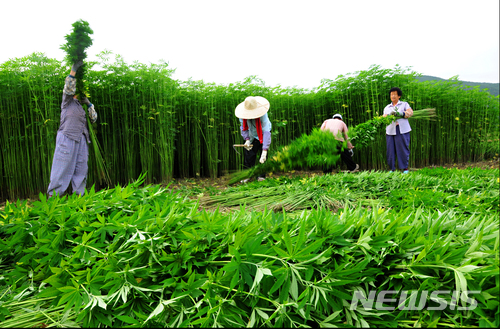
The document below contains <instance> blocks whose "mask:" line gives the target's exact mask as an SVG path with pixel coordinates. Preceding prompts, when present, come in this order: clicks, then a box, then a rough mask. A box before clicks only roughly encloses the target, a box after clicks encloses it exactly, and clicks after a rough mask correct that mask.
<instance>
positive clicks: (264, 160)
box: [259, 151, 267, 163]
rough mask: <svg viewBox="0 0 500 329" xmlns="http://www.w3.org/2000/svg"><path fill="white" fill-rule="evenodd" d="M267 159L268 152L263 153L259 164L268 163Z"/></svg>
mask: <svg viewBox="0 0 500 329" xmlns="http://www.w3.org/2000/svg"><path fill="white" fill-rule="evenodd" d="M266 158H267V151H262V154H261V155H260V160H259V162H260V163H264V162H266Z"/></svg>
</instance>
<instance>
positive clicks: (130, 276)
mask: <svg viewBox="0 0 500 329" xmlns="http://www.w3.org/2000/svg"><path fill="white" fill-rule="evenodd" d="M144 179H145V176H144V175H142V176H141V177H140V178H139V179H138V180H137V181H136V182H134V183H132V184H129V185H127V186H125V187H121V186H116V187H115V188H114V189H103V190H101V191H97V192H96V191H95V190H94V189H91V190H90V191H89V193H87V194H86V195H84V196H83V197H77V196H75V195H69V196H64V197H62V198H59V197H54V198H51V199H46V197H45V195H44V194H42V193H41V194H40V196H39V197H40V200H39V201H35V202H32V203H28V202H27V201H17V202H16V203H7V204H6V205H5V208H4V209H2V210H0V254H1V258H0V268H1V275H0V327H2V328H9V327H26V328H27V327H55V326H59V327H76V326H82V327H94V328H97V327H104V326H107V327H122V328H123V327H130V328H133V327H156V328H159V327H183V328H187V327H203V328H208V327H289V328H291V327H334V326H336V327H353V326H354V327H367V326H371V327H468V328H472V327H495V328H496V327H498V326H499V325H500V308H499V301H500V300H499V299H500V295H499V290H498V287H499V285H500V282H499V280H500V279H499V231H498V215H499V203H498V199H499V187H500V185H499V172H498V170H481V169H466V170H458V169H444V168H435V169H422V170H419V171H416V172H412V173H410V174H408V175H403V174H400V173H388V172H376V171H369V172H363V173H360V174H358V175H351V174H337V175H321V176H318V177H309V178H301V177H294V178H286V177H280V178H277V179H273V178H270V179H267V180H266V181H264V182H259V183H258V182H254V183H250V184H246V185H240V186H237V187H231V188H228V189H227V190H226V191H225V192H224V193H222V194H218V192H215V191H212V190H208V189H207V190H200V191H197V192H196V193H198V192H200V193H198V194H200V195H199V196H195V195H194V193H195V191H193V189H188V188H186V189H180V190H177V191H176V192H174V191H172V190H169V187H168V186H167V187H161V186H160V185H147V186H143V185H142V182H143V181H144ZM257 186H259V187H260V189H259V195H260V194H261V197H260V198H259V197H258V196H257V195H256V193H255V191H256V187H257ZM272 189H274V190H275V191H277V190H281V195H278V196H277V194H276V193H275V194H272V193H270V191H271V190H272ZM261 192H262V193H261ZM311 192H312V193H311ZM202 194H206V195H204V196H202ZM285 194H286V195H287V197H284V195H285ZM321 196H327V197H330V198H333V199H335V200H337V201H338V203H337V204H335V211H332V209H333V208H330V207H329V206H330V205H331V204H329V203H328V202H324V201H325V200H326V201H328V199H320V197H321ZM224 199H225V200H224ZM210 200H212V201H213V200H215V204H217V205H218V206H217V208H216V209H212V210H210V207H211V205H210ZM238 200H239V201H238ZM264 200H265V201H266V202H267V204H268V206H266V205H265V204H264V203H263V201H264ZM283 200H288V201H287V202H288V203H287V202H284V203H282V204H281V206H282V208H281V210H282V211H279V212H277V211H276V209H274V211H273V210H271V209H270V206H269V205H271V204H275V203H276V204H277V203H278V201H283ZM201 207H203V208H201ZM233 207H234V208H233ZM250 207H251V208H252V210H251V208H250ZM223 209H226V211H223ZM229 209H231V211H227V210H229ZM291 210H294V211H293V212H290V211H291ZM382 291H391V295H387V296H386V297H385V298H386V300H385V301H382V304H381V305H378V306H377V304H376V303H374V304H372V307H371V308H369V307H367V308H365V306H364V304H363V303H362V302H359V301H358V302H357V304H356V302H355V299H354V297H353V296H354V295H355V294H358V296H359V295H360V296H364V297H368V296H371V295H372V292H377V293H379V292H382ZM432 291H441V292H443V291H444V293H441V295H439V298H438V299H436V298H434V299H433V298H431V296H430V292H432ZM446 291H449V293H446ZM426 292H429V294H426ZM468 298H469V299H468ZM472 300H474V301H475V303H474V302H472ZM363 301H364V302H366V303H368V302H367V300H364V299H363ZM353 302H354V303H355V305H356V306H357V307H352V306H351V305H352V303H353ZM368 304H369V303H368ZM411 305H414V306H419V305H424V306H425V307H422V308H421V309H417V310H415V309H413V310H412V309H410V306H411ZM439 305H446V307H444V308H441V309H436V308H439V307H438V306H439ZM473 305H475V306H476V307H472V306H473ZM381 307H386V308H391V307H392V308H393V310H387V309H382V308H381ZM429 307H434V310H433V309H429ZM466 307H469V309H466Z"/></svg>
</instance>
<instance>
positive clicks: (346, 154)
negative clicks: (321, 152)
mask: <svg viewBox="0 0 500 329" xmlns="http://www.w3.org/2000/svg"><path fill="white" fill-rule="evenodd" d="M342 120H343V119H342V115H340V114H338V113H337V114H335V115H334V116H333V117H332V118H331V119H328V120H325V121H324V122H323V124H322V125H321V128H320V129H321V130H324V131H326V130H328V131H330V132H331V133H332V134H333V135H334V136H335V139H336V140H338V141H340V142H343V141H344V138H345V140H346V141H347V148H345V149H344V150H342V146H341V145H338V146H337V151H338V152H339V153H340V158H341V159H342V161H343V162H344V163H345V164H346V166H347V169H349V172H351V173H355V172H358V171H359V165H358V164H357V163H355V162H354V160H353V159H352V154H353V151H352V149H353V148H354V146H353V145H352V144H351V142H350V141H349V138H348V137H347V131H348V129H347V125H346V124H345V123H344V121H342ZM342 136H343V137H342ZM332 169H333V168H325V169H324V170H323V172H324V173H325V174H327V173H329V172H331V171H332Z"/></svg>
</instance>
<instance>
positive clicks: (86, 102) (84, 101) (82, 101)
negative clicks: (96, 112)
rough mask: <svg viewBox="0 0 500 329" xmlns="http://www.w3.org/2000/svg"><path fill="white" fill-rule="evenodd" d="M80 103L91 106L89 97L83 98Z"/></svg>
mask: <svg viewBox="0 0 500 329" xmlns="http://www.w3.org/2000/svg"><path fill="white" fill-rule="evenodd" d="M80 103H82V104H85V105H87V106H89V105H90V101H89V99H88V98H87V97H85V96H83V97H82V100H81V101H80Z"/></svg>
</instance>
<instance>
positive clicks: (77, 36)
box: [60, 20, 94, 95]
mask: <svg viewBox="0 0 500 329" xmlns="http://www.w3.org/2000/svg"><path fill="white" fill-rule="evenodd" d="M72 26H73V31H72V32H71V33H70V34H67V35H66V36H65V37H64V38H65V39H66V43H65V44H64V45H62V46H61V48H60V49H62V50H64V51H65V52H66V57H65V60H66V61H67V62H68V64H69V65H72V64H73V63H76V62H78V61H83V60H85V58H87V53H86V52H85V50H86V49H87V48H88V47H90V46H92V39H91V38H90V36H89V35H90V34H93V33H94V31H92V29H91V28H90V27H89V23H88V22H86V21H83V20H79V21H76V22H74V23H73V24H72ZM86 73H87V66H86V64H85V62H83V65H82V66H81V67H80V69H78V71H77V72H76V76H75V78H76V94H77V95H85V94H86V93H85V91H86V89H85V85H84V82H85V80H84V77H85V74H86Z"/></svg>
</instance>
